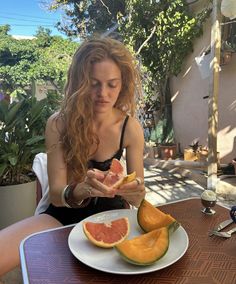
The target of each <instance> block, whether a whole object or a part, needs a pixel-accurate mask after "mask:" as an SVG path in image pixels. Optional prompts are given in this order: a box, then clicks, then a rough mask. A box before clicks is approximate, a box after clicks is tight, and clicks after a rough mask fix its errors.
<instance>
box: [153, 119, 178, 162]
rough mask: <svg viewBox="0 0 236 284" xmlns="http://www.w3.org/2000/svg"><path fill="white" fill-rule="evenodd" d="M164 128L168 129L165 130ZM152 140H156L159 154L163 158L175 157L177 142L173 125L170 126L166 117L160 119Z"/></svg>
mask: <svg viewBox="0 0 236 284" xmlns="http://www.w3.org/2000/svg"><path fill="white" fill-rule="evenodd" d="M164 129H165V130H167V131H165V132H164ZM151 141H155V143H156V145H157V148H158V156H159V157H160V158H161V159H163V160H168V159H175V158H176V155H177V144H176V143H175V140H174V134H173V129H172V127H168V125H167V120H166V119H160V120H159V121H158V123H157V124H156V125H155V128H154V129H153V130H152V132H151Z"/></svg>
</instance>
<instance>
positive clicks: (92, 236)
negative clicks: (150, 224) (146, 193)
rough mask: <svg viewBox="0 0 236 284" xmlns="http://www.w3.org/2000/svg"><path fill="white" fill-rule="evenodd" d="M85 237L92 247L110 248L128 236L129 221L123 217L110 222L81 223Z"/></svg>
mask: <svg viewBox="0 0 236 284" xmlns="http://www.w3.org/2000/svg"><path fill="white" fill-rule="evenodd" d="M83 230H84V233H85V235H86V237H87V238H88V239H89V241H91V242H92V243H93V244H94V245H96V246H98V247H102V248H112V247H114V246H115V245H117V244H119V243H121V242H122V241H124V240H125V239H126V237H127V236H128V235H129V231H130V225H129V219H128V218H127V217H123V218H120V219H116V220H113V221H110V222H105V223H95V222H86V221H84V222H83Z"/></svg>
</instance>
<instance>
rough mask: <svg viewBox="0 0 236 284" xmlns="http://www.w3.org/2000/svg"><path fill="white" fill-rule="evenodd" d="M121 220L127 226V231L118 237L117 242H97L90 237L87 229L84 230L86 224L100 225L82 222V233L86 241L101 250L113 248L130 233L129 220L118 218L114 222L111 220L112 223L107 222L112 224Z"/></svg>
mask: <svg viewBox="0 0 236 284" xmlns="http://www.w3.org/2000/svg"><path fill="white" fill-rule="evenodd" d="M121 219H123V220H125V222H126V225H127V231H126V233H125V234H124V235H123V236H122V237H121V236H119V237H120V239H119V240H118V241H116V242H113V243H106V242H104V241H97V240H96V239H95V238H94V237H93V236H92V234H91V233H90V232H89V231H88V230H87V228H86V224H87V223H94V224H101V223H96V222H86V221H84V222H83V231H84V234H85V235H86V237H87V239H88V240H89V241H90V242H91V243H93V244H94V245H96V246H98V247H102V248H113V247H114V246H115V245H118V244H119V243H121V242H123V241H124V240H125V239H126V238H127V237H128V235H129V232H130V224H129V219H128V218H127V217H123V218H119V219H116V220H112V221H111V222H109V223H111V224H112V223H114V222H116V221H119V220H121Z"/></svg>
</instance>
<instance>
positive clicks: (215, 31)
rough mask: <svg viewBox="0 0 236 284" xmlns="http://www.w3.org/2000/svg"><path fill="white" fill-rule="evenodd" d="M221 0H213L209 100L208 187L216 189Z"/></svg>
mask: <svg viewBox="0 0 236 284" xmlns="http://www.w3.org/2000/svg"><path fill="white" fill-rule="evenodd" d="M220 3H221V1H220V0H213V10H212V27H211V59H212V60H211V63H212V67H213V68H212V72H211V76H210V86H209V100H208V148H209V152H208V168H207V172H208V178H207V189H210V190H213V191H215V190H216V184H217V130H218V93H219V68H220V48H221V34H220V19H221V13H220Z"/></svg>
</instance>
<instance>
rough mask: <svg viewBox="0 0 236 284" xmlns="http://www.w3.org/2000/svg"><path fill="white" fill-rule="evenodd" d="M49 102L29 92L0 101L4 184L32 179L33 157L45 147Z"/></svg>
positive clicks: (0, 178)
mask: <svg viewBox="0 0 236 284" xmlns="http://www.w3.org/2000/svg"><path fill="white" fill-rule="evenodd" d="M46 104H47V99H44V100H41V101H37V100H36V98H35V97H34V96H32V95H31V96H27V95H26V94H25V93H20V94H17V100H16V101H13V102H11V103H10V102H8V101H6V100H2V101H0V144H1V147H0V185H13V184H19V183H24V182H29V181H31V179H32V176H30V173H31V168H32V161H33V158H34V156H35V155H36V154H37V153H39V152H42V151H44V150H45V148H44V127H45V123H46V119H47V115H46V114H45V107H46Z"/></svg>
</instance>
